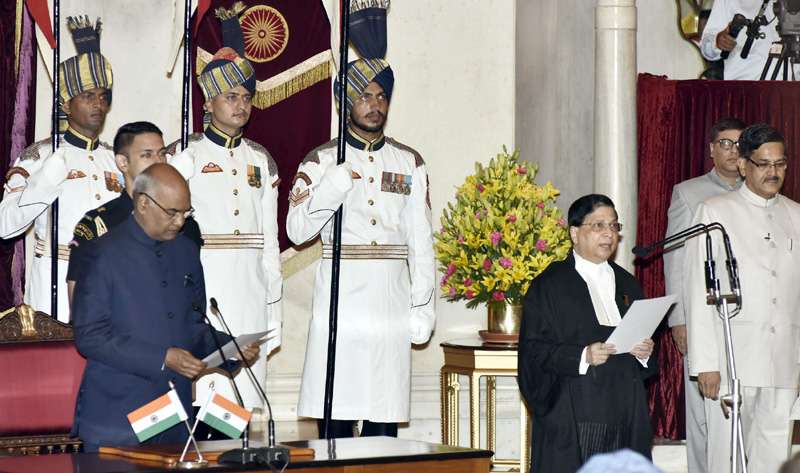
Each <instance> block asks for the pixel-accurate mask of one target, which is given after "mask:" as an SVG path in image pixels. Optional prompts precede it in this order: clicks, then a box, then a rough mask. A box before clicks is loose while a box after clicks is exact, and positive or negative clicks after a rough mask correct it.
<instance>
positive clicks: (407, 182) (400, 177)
mask: <svg viewBox="0 0 800 473" xmlns="http://www.w3.org/2000/svg"><path fill="white" fill-rule="evenodd" d="M381 191H383V192H391V193H393V194H403V195H410V194H411V175H409V174H397V173H393V172H386V171H383V176H381Z"/></svg>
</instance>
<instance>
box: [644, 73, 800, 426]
mask: <svg viewBox="0 0 800 473" xmlns="http://www.w3.org/2000/svg"><path fill="white" fill-rule="evenodd" d="M798 103H800V83H794V82H751V81H703V80H690V81H672V80H667V79H665V78H663V77H656V76H652V75H649V74H642V75H640V77H639V82H638V112H637V113H638V117H637V122H638V140H639V150H638V152H639V221H638V228H637V243H638V244H646V243H649V242H653V241H656V240H660V239H661V238H663V237H664V236H665V232H666V229H667V209H668V208H669V202H670V198H671V195H672V186H674V185H675V184H677V183H679V182H681V181H684V180H686V179H690V178H692V177H696V176H699V175H701V174H703V173H704V172H707V171H708V170H710V169H711V167H712V163H711V159H710V157H709V155H708V141H709V132H710V130H711V126H712V125H713V124H714V122H715V121H716V120H718V119H720V118H723V117H728V116H733V117H739V118H741V119H742V120H744V121H745V122H746V123H757V122H766V123H769V124H770V125H772V126H774V127H776V128H777V129H779V130H780V131H781V132H783V134H784V136H785V137H786V155H787V156H788V158H789V163H790V165H789V169H788V170H787V173H786V183H785V184H784V187H783V194H785V195H786V196H788V197H789V198H792V199H794V200H798V198H800V163H798V159H797V158H798V148H800V109H798V107H797V104H798ZM735 250H736V248H735V247H734V251H735ZM636 276H637V277H638V278H639V281H640V282H641V283H642V287H643V288H644V290H645V293H646V294H647V295H648V296H650V297H656V296H661V295H664V265H663V261H662V259H661V258H660V255H655V256H653V257H650V258H648V259H646V260H637V263H636ZM655 340H656V349H657V350H658V354H659V359H658V361H659V376H658V378H657V379H656V380H655V381H654V382H652V383H651V384H650V393H649V394H650V399H649V403H650V410H651V414H652V419H653V426H654V429H655V434H656V436H659V437H665V438H670V439H679V438H683V437H684V435H685V425H684V403H683V392H684V391H683V388H684V387H683V372H682V369H683V368H682V360H681V355H680V353H679V352H678V351H677V349H676V348H675V345H674V344H673V343H672V340H671V337H670V334H669V330H667V328H666V323H664V324H663V325H662V327H661V328H660V329H659V331H658V333H657V334H656V337H655Z"/></svg>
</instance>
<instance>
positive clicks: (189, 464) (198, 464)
mask: <svg viewBox="0 0 800 473" xmlns="http://www.w3.org/2000/svg"><path fill="white" fill-rule="evenodd" d="M207 466H208V460H199V459H198V460H195V461H188V460H187V461H182V462H181V461H179V462H177V463H175V468H176V469H178V470H195V469H198V468H205V467H207Z"/></svg>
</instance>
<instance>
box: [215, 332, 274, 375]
mask: <svg viewBox="0 0 800 473" xmlns="http://www.w3.org/2000/svg"><path fill="white" fill-rule="evenodd" d="M272 330H275V329H272ZM272 330H268V331H266V332H256V333H246V334H244V335H239V336H238V337H236V342H237V343H238V344H239V347H241V348H244V347H245V346H247V345H250V344H251V343H253V342H262V341H265V340H268V339H270V338H272V337H267V335H268V334H269V333H270V332H272ZM222 353H223V354H224V355H225V359H226V360H229V359H231V358H235V357H236V355H238V354H239V353H238V352H237V351H236V345H234V343H233V340H231V341H229V342H228V343H226V344H225V345H223V346H222ZM203 361H204V362H205V363H206V364H207V365H208V367H209V368H216V367H217V366H219V365H221V364H222V362H223V359H222V357H220V356H219V350H214V351H212V352H211V353H209V354H208V356H207V357H205V358H203Z"/></svg>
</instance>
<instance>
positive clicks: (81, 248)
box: [67, 122, 202, 301]
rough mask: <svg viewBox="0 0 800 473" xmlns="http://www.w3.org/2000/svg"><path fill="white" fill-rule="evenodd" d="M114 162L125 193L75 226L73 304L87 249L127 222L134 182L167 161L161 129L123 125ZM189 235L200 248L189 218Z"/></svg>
mask: <svg viewBox="0 0 800 473" xmlns="http://www.w3.org/2000/svg"><path fill="white" fill-rule="evenodd" d="M114 161H115V162H116V164H117V168H118V169H119V170H120V172H121V173H122V176H123V177H124V185H125V192H123V193H121V194H120V196H119V197H117V198H116V199H114V200H111V201H109V202H108V203H106V204H104V205H101V206H100V207H97V208H96V209H94V210H90V211H89V212H87V213H86V214H85V215H84V216H83V218H82V219H81V220H80V221H79V222H78V224H77V225H76V226H75V230H74V232H73V233H74V234H73V237H72V241H71V242H70V244H69V246H70V249H71V254H70V261H69V269H68V270H67V287H68V291H69V298H70V301H71V300H72V294H73V292H74V290H75V281H77V280H78V278H79V276H80V273H82V272H83V271H85V270H86V266H87V265H88V264H89V262H90V261H89V260H88V252H87V251H86V248H87V246H88V245H89V244H90V242H92V241H94V240H96V239H97V238H99V237H101V236H103V235H104V234H106V233H107V232H108V231H109V230H111V229H112V228H114V227H116V226H117V225H119V224H120V223H122V222H124V221H125V220H126V219H127V218H128V216H130V214H131V212H132V211H133V200H131V197H132V196H133V181H134V179H136V176H138V175H139V174H140V173H141V172H142V171H144V170H145V169H147V168H148V167H150V166H151V165H153V164H155V163H163V162H166V148H165V147H164V139H163V138H162V133H161V130H160V129H159V128H158V127H157V126H155V125H154V124H152V123H150V122H133V123H127V124H125V125H122V126H121V127H120V128H119V130H117V134H116V136H115V137H114ZM184 230H185V232H186V236H188V237H189V238H190V239H191V240H192V241H194V242H195V243H196V244H197V246H198V248H199V247H200V245H201V244H202V240H201V239H200V229H199V228H198V227H197V222H195V221H194V220H193V219H191V218H187V219H186V224H185V225H184Z"/></svg>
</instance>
